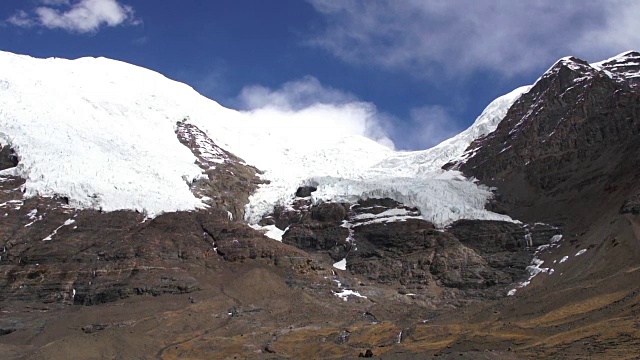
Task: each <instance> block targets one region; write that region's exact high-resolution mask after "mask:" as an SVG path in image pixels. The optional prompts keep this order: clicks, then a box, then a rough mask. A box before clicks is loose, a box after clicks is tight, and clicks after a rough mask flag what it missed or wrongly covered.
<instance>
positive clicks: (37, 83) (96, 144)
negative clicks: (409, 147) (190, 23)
mask: <svg viewBox="0 0 640 360" xmlns="http://www.w3.org/2000/svg"><path fill="white" fill-rule="evenodd" d="M527 89H528V88H527V87H524V88H519V89H516V90H514V91H513V92H512V93H510V94H507V95H505V96H503V97H500V98H498V99H496V100H495V101H494V102H492V103H491V104H490V105H489V106H488V107H487V108H486V109H485V111H484V112H483V113H482V115H481V116H480V117H479V118H478V119H477V120H476V122H475V123H474V124H473V125H472V126H471V127H470V128H469V129H467V130H465V131H464V132H462V133H461V134H460V135H458V136H456V137H454V138H452V139H449V140H447V141H445V142H443V143H441V144H439V145H437V146H435V147H434V148H432V149H429V150H424V151H418V152H396V151H393V150H391V149H389V148H388V147H386V146H383V145H381V144H379V143H377V142H376V141H374V140H371V139H368V138H366V137H365V136H363V135H364V134H366V129H365V122H366V116H368V115H367V114H366V113H362V114H361V113H359V111H363V110H362V109H358V108H350V107H349V106H348V105H345V106H344V107H342V108H338V109H336V108H331V107H327V106H322V105H317V106H315V107H313V109H303V110H299V111H280V110H274V109H260V110H254V111H251V112H238V111H235V110H231V109H227V108H224V107H222V106H220V105H219V104H218V103H216V102H215V101H212V100H209V99H207V98H205V97H203V96H201V95H200V94H198V93H197V92H196V91H195V90H193V89H192V88H190V87H189V86H187V85H185V84H182V83H179V82H176V81H172V80H170V79H167V78H166V77H164V76H162V75H161V74H158V73H156V72H153V71H150V70H147V69H144V68H141V67H138V66H134V65H129V64H126V63H123V62H119V61H115V60H109V59H105V58H81V59H77V60H65V59H56V58H51V59H35V58H31V57H29V56H23V55H15V54H11V53H6V52H0V143H3V144H6V143H8V144H10V145H11V146H12V147H13V148H14V149H15V150H16V152H17V153H18V155H19V157H20V163H19V165H18V168H17V169H16V170H14V171H15V172H16V173H17V175H19V176H21V177H23V178H25V179H26V184H25V195H26V196H27V197H28V196H35V195H44V196H53V195H58V196H65V197H67V198H69V201H70V205H71V206H74V207H77V208H99V209H103V210H105V211H112V210H118V209H131V210H138V211H142V212H145V213H147V214H148V215H149V216H154V215H156V214H159V213H162V212H167V211H177V210H193V209H196V208H199V207H202V206H204V205H203V203H202V201H201V199H198V198H196V197H195V196H194V195H193V194H192V193H191V191H190V190H189V185H188V184H189V183H191V182H192V181H193V180H194V179H196V178H198V177H199V176H200V175H201V174H202V170H201V169H200V168H199V167H198V166H196V165H195V161H196V159H195V157H194V156H193V154H192V153H191V151H190V150H189V149H188V148H186V147H185V146H183V145H182V144H180V142H179V141H178V139H177V137H176V134H175V126H176V122H178V121H180V120H182V119H185V118H187V117H188V118H189V121H190V122H191V123H192V124H194V125H196V126H198V127H199V128H200V129H201V130H202V131H204V132H205V133H207V135H208V136H209V137H210V138H211V139H212V140H213V141H214V142H215V143H216V144H217V145H218V146H220V147H222V148H224V149H225V150H228V151H230V152H232V153H234V154H235V155H237V156H239V157H241V158H243V159H244V160H245V161H246V162H247V163H248V164H250V165H254V166H256V167H257V168H259V169H261V170H263V171H264V175H263V178H264V179H268V180H269V181H270V183H269V184H267V185H262V186H261V187H260V188H259V189H258V190H257V191H256V192H255V193H254V194H253V195H252V196H251V198H250V203H249V204H248V205H247V207H246V209H245V210H246V220H248V221H249V222H250V223H257V222H258V221H259V220H260V219H261V218H262V216H264V215H266V214H268V213H270V212H271V211H272V210H273V207H274V206H275V205H278V204H284V205H286V204H288V203H290V202H291V201H292V200H293V199H294V198H295V191H296V189H297V188H298V187H299V186H301V185H305V184H306V185H314V186H316V187H318V190H317V191H316V192H314V193H313V200H314V201H330V200H348V201H355V200H357V199H361V198H369V197H389V198H392V199H395V200H397V201H400V202H403V203H405V204H407V205H409V206H416V207H418V208H419V209H420V211H421V212H422V216H423V217H424V218H426V219H427V220H431V221H433V222H434V223H436V224H437V225H446V224H447V223H450V222H452V221H455V220H458V219H462V218H471V219H495V220H510V218H508V217H507V216H504V215H498V214H495V213H491V212H489V211H487V210H485V209H484V205H485V202H486V201H487V199H488V198H489V197H491V195H492V194H491V192H490V189H488V188H486V187H483V186H481V185H478V184H476V183H474V182H473V181H470V180H468V179H465V178H464V177H463V176H462V175H461V174H460V173H458V172H445V171H443V170H440V167H441V166H442V165H444V164H445V163H447V162H448V161H450V160H452V159H456V158H459V157H460V156H462V155H463V152H464V150H465V148H466V147H467V146H468V145H469V143H470V142H471V141H473V140H474V139H476V138H477V137H479V136H481V135H485V134H487V133H488V132H491V131H493V130H494V129H495V127H496V126H497V124H498V123H499V122H500V121H501V120H502V118H503V117H504V116H505V114H506V111H507V110H508V108H509V107H510V106H511V104H512V103H513V102H514V101H515V100H516V99H517V98H518V97H519V96H520V95H521V94H522V93H523V92H525V91H527ZM341 116H342V117H346V116H349V117H350V118H356V119H362V121H361V122H357V121H356V122H353V121H351V122H349V123H348V124H347V123H346V122H345V121H342V119H343V118H341Z"/></svg>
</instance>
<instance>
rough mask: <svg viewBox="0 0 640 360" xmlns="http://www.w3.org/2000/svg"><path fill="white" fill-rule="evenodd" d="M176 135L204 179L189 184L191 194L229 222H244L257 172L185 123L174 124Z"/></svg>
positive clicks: (187, 122) (185, 120)
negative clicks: (225, 217)
mask: <svg viewBox="0 0 640 360" xmlns="http://www.w3.org/2000/svg"><path fill="white" fill-rule="evenodd" d="M176 135H177V136H178V140H180V143H182V144H183V145H184V146H186V147H187V148H189V150H191V152H192V153H193V154H194V155H195V157H196V159H197V160H196V164H197V165H198V166H200V168H202V169H203V170H204V172H205V174H206V177H203V178H202V179H199V180H196V181H195V182H194V183H193V184H190V187H191V191H192V192H193V193H194V194H195V195H196V196H197V197H199V198H201V199H203V200H204V202H205V203H206V204H208V205H210V206H212V207H214V208H216V209H220V210H222V211H228V212H229V214H230V216H231V217H232V219H237V220H243V219H244V206H245V205H246V204H248V203H249V195H251V193H253V192H254V191H255V190H256V189H257V187H258V186H259V185H260V184H263V183H265V182H264V181H263V180H260V178H259V177H258V175H259V174H260V171H259V170H258V169H256V168H255V167H253V166H250V165H248V164H246V163H245V162H244V160H242V159H240V158H239V157H237V156H235V155H233V154H231V153H230V152H228V151H226V150H224V149H222V148H221V147H219V146H218V145H216V144H215V143H214V142H213V141H212V140H211V139H210V138H209V136H207V134H206V133H205V132H203V131H202V130H200V129H199V128H198V127H197V126H195V125H193V124H191V123H190V122H189V119H184V120H182V121H179V122H178V123H177V124H176Z"/></svg>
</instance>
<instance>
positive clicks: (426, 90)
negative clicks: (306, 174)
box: [0, 0, 640, 149]
mask: <svg viewBox="0 0 640 360" xmlns="http://www.w3.org/2000/svg"><path fill="white" fill-rule="evenodd" d="M556 3H560V4H556ZM639 18H640V2H638V1H635V0H602V1H597V2H585V1H577V0H567V1H563V2H557V1H555V0H553V1H552V0H538V1H535V2H515V1H507V0H493V1H482V0H458V1H435V0H434V1H428V0H425V1H418V0H335V1H330V0H307V1H304V0H270V1H265V0H227V1H222V0H208V1H204V0H199V1H195V0H183V1H175V0H173V1H169V0H153V1H151V0H3V1H2V2H0V19H1V22H0V50H5V51H11V52H16V53H22V54H28V55H32V56H36V57H51V56H56V57H65V58H77V57H83V56H104V57H109V58H113V59H118V60H122V61H126V62H129V63H133V64H136V65H140V66H143V67H146V68H150V69H153V70H156V71H159V72H161V73H163V74H164V75H166V76H168V77H170V78H172V79H176V80H179V81H183V82H186V83H188V84H189V85H191V86H193V87H194V88H195V89H196V90H198V91H199V92H201V93H202V94H204V95H205V96H207V97H210V98H212V99H214V100H216V101H218V102H220V103H221V104H223V105H225V106H228V107H232V108H236V109H240V110H247V111H248V110H252V109H256V108H261V107H267V106H272V107H279V108H282V109H284V110H287V111H298V110H301V109H303V108H305V107H308V106H312V105H313V104H314V103H318V102H320V103H323V104H327V105H330V106H339V105H340V104H346V103H358V104H362V106H366V107H367V109H369V110H370V112H371V114H372V115H371V116H372V122H375V125H376V127H377V128H378V130H379V131H381V132H384V133H385V134H386V135H387V136H388V137H389V138H391V139H392V140H393V142H394V144H395V147H396V148H398V149H423V148H427V147H429V146H432V145H435V144H436V143H438V142H439V141H441V140H444V139H446V138H447V137H449V136H451V135H453V134H455V133H457V132H459V131H460V130H462V129H464V128H466V127H467V126H469V125H470V124H471V123H472V122H473V120H474V119H475V118H476V117H477V116H478V115H479V114H480V112H481V111H482V109H483V108H484V107H485V106H486V105H487V104H488V103H489V102H490V101H491V100H493V99H494V98H496V97H497V96H500V95H502V94H504V93H507V92H509V91H511V90H512V89H514V88H515V87H518V86H521V85H526V84H530V83H532V82H534V81H535V80H536V79H537V77H538V76H540V75H541V74H542V72H544V71H545V70H546V69H547V68H548V67H549V66H550V65H552V64H553V62H554V61H555V60H557V59H558V58H560V57H563V56H567V55H575V56H578V57H581V58H583V59H586V60H588V61H596V60H602V59H605V58H608V57H611V56H613V55H615V54H617V53H620V52H622V51H625V50H631V49H636V50H638V49H640V24H639V23H640V22H638V21H637V20H636V19H639Z"/></svg>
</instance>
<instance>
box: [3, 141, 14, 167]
mask: <svg viewBox="0 0 640 360" xmlns="http://www.w3.org/2000/svg"><path fill="white" fill-rule="evenodd" d="M16 166H18V156H17V155H16V153H15V151H13V149H12V148H11V147H9V146H2V144H0V170H6V169H10V168H13V167H16Z"/></svg>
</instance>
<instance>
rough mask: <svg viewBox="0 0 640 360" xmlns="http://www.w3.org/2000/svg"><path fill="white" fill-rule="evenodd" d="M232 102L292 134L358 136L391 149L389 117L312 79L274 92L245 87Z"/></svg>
mask: <svg viewBox="0 0 640 360" xmlns="http://www.w3.org/2000/svg"><path fill="white" fill-rule="evenodd" d="M233 102H234V103H235V105H236V107H238V108H240V109H242V110H243V113H244V114H246V115H249V116H252V117H254V118H255V119H268V121H265V123H268V124H281V126H280V127H282V128H287V129H289V130H291V131H293V130H295V131H294V132H295V133H305V132H307V133H308V134H310V135H313V136H315V137H322V136H324V135H323V134H325V135H326V134H329V133H331V134H335V133H339V134H342V135H345V136H348V135H361V136H366V137H368V138H370V139H372V140H374V141H377V142H378V143H380V144H382V145H385V146H387V147H390V148H394V144H393V141H392V140H391V139H390V138H389V135H388V133H389V125H390V121H389V116H388V115H386V114H384V113H382V112H379V111H378V110H377V108H376V107H375V105H373V104H372V103H369V102H364V101H360V100H358V98H357V97H356V96H355V95H353V94H351V93H348V92H344V91H342V90H339V89H334V88H331V87H328V86H324V85H322V83H320V81H319V80H318V79H316V78H315V77H312V76H305V77H303V78H302V79H298V80H294V81H290V82H287V83H284V84H283V85H282V86H280V87H279V88H277V89H272V88H268V87H265V86H261V85H252V86H247V87H245V88H243V89H242V91H241V92H240V94H239V95H238V96H237V98H236V99H235V100H234V101H233ZM292 129H293V130H292ZM303 130H304V131H303ZM327 137H328V138H334V137H333V136H328V135H327ZM302 140H304V139H302Z"/></svg>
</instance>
